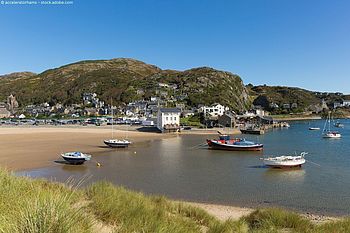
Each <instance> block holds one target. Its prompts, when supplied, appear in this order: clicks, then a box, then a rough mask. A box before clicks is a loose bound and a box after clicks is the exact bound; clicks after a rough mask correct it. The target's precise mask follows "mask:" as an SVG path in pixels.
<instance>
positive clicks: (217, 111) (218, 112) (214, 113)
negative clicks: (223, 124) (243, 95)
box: [199, 103, 230, 118]
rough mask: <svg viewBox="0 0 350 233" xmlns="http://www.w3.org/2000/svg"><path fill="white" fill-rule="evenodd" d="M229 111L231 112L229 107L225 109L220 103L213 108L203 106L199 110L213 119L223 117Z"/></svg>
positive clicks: (212, 106)
mask: <svg viewBox="0 0 350 233" xmlns="http://www.w3.org/2000/svg"><path fill="white" fill-rule="evenodd" d="M228 110H230V109H229V107H225V106H223V105H221V104H218V103H215V104H212V105H211V106H203V107H200V108H199V112H202V113H203V114H204V116H210V117H212V118H217V117H219V116H222V115H223V114H224V112H225V111H228Z"/></svg>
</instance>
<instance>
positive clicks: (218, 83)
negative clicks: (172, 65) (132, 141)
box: [0, 58, 250, 110]
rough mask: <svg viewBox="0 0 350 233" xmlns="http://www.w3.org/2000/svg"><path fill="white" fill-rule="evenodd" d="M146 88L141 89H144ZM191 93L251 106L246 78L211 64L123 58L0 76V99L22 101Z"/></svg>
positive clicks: (193, 97)
mask: <svg viewBox="0 0 350 233" xmlns="http://www.w3.org/2000/svg"><path fill="white" fill-rule="evenodd" d="M159 83H167V84H177V86H178V89H176V90H163V89H162V88H160V87H159ZM140 90H141V91H140ZM159 91H166V92H168V95H169V96H178V95H181V94H185V93H186V94H187V97H185V98H184V102H185V103H186V104H188V105H191V106H194V105H197V104H212V103H215V102H220V103H222V104H225V105H227V106H229V107H231V108H233V109H235V110H244V109H246V108H247V107H249V104H250V103H249V100H248V92H247V90H246V88H245V86H244V85H243V82H242V80H241V78H240V77H239V76H237V75H234V74H232V73H229V72H224V71H218V70H215V69H212V68H206V67H204V68H196V69H190V70H187V71H171V70H161V69H160V68H158V67H156V66H153V65H149V64H146V63H144V62H141V61H137V60H133V59H126V58H118V59H112V60H96V61H81V62H77V63H73V64H69V65H65V66H62V67H59V68H55V69H50V70H47V71H45V72H43V73H41V74H38V75H35V74H31V73H27V74H25V73H24V74H23V75H21V76H17V77H16V78H13V77H12V76H11V77H9V76H3V77H2V78H1V79H0V98H1V99H4V98H6V96H8V95H9V94H15V95H16V97H17V100H18V101H19V103H20V104H21V105H22V106H23V105H26V104H38V103H43V102H49V103H51V104H55V103H58V102H60V103H64V104H72V103H80V102H81V97H82V94H83V93H84V92H96V93H97V94H98V96H99V97H100V98H101V99H102V100H105V101H109V100H110V98H113V99H114V101H115V103H119V104H123V103H127V102H130V101H132V100H136V99H142V98H148V97H150V96H152V95H158V94H159Z"/></svg>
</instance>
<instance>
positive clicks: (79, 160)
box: [61, 151, 91, 165]
mask: <svg viewBox="0 0 350 233" xmlns="http://www.w3.org/2000/svg"><path fill="white" fill-rule="evenodd" d="M61 156H62V158H63V159H64V160H65V161H67V162H68V163H70V164H75V165H79V164H83V163H84V162H85V161H89V160H90V159H91V155H88V154H85V153H82V152H77V151H76V152H67V153H63V154H61Z"/></svg>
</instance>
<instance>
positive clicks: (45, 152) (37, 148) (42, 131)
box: [0, 126, 176, 171]
mask: <svg viewBox="0 0 350 233" xmlns="http://www.w3.org/2000/svg"><path fill="white" fill-rule="evenodd" d="M114 136H115V137H116V138H118V137H119V138H125V137H127V138H129V139H130V140H132V142H133V143H135V144H136V145H137V143H140V142H143V141H147V140H153V139H160V138H166V137H174V136H176V135H174V134H166V135H165V134H158V133H149V132H147V133H145V132H137V131H123V130H115V132H114ZM110 137H111V130H110V128H108V127H101V128H97V127H77V126H75V127H0V151H1V152H0V166H2V167H5V168H7V169H9V170H12V171H18V170H28V169H33V168H39V167H49V166H52V165H53V161H54V160H56V159H60V153H62V152H68V151H82V152H85V153H92V154H93V153H95V152H100V151H103V150H105V149H106V147H105V145H104V144H103V140H104V139H108V138H110Z"/></svg>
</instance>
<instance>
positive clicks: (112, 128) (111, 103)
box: [111, 97, 114, 139]
mask: <svg viewBox="0 0 350 233" xmlns="http://www.w3.org/2000/svg"><path fill="white" fill-rule="evenodd" d="M111 114H112V139H113V138H114V127H113V121H114V120H113V105H112V97H111Z"/></svg>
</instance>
